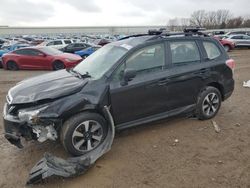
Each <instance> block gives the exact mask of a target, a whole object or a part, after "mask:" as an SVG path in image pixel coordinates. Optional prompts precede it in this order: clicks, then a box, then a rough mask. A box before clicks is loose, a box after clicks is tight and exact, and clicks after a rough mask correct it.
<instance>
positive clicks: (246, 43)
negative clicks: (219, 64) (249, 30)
mask: <svg viewBox="0 0 250 188" xmlns="http://www.w3.org/2000/svg"><path fill="white" fill-rule="evenodd" d="M225 39H227V40H229V41H231V42H233V43H235V47H248V48H250V36H249V35H241V34H238V35H230V36H228V37H225Z"/></svg>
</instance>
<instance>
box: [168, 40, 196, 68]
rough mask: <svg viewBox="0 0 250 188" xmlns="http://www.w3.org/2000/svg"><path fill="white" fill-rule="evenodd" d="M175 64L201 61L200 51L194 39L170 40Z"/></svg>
mask: <svg viewBox="0 0 250 188" xmlns="http://www.w3.org/2000/svg"><path fill="white" fill-rule="evenodd" d="M170 49H171V54H172V63H173V64H179V65H182V64H186V63H193V62H198V61H200V59H201V58H200V53H199V49H198V47H197V44H196V43H195V42H194V41H177V42H170Z"/></svg>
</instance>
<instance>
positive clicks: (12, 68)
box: [7, 61, 19, 71]
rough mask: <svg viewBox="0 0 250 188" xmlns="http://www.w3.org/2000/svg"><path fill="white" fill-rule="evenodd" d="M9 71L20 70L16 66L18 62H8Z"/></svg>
mask: <svg viewBox="0 0 250 188" xmlns="http://www.w3.org/2000/svg"><path fill="white" fill-rule="evenodd" d="M7 69H8V70H12V71H17V70H19V67H18V65H17V64H16V62H14V61H8V62H7Z"/></svg>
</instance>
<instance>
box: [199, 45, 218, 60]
mask: <svg viewBox="0 0 250 188" xmlns="http://www.w3.org/2000/svg"><path fill="white" fill-rule="evenodd" d="M203 46H204V48H205V50H206V52H207V57H208V58H209V59H211V60H212V59H216V58H217V57H219V56H220V55H221V51H220V49H219V48H218V46H216V45H215V44H214V43H213V42H203Z"/></svg>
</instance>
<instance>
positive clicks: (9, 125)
mask: <svg viewBox="0 0 250 188" xmlns="http://www.w3.org/2000/svg"><path fill="white" fill-rule="evenodd" d="M21 136H22V137H25V138H26V139H31V130H30V128H29V127H27V126H26V125H25V124H20V123H18V122H13V121H9V120H6V119H4V137H5V138H6V139H7V140H8V141H9V142H10V143H11V144H13V145H15V146H17V147H18V148H23V145H22V143H21Z"/></svg>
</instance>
